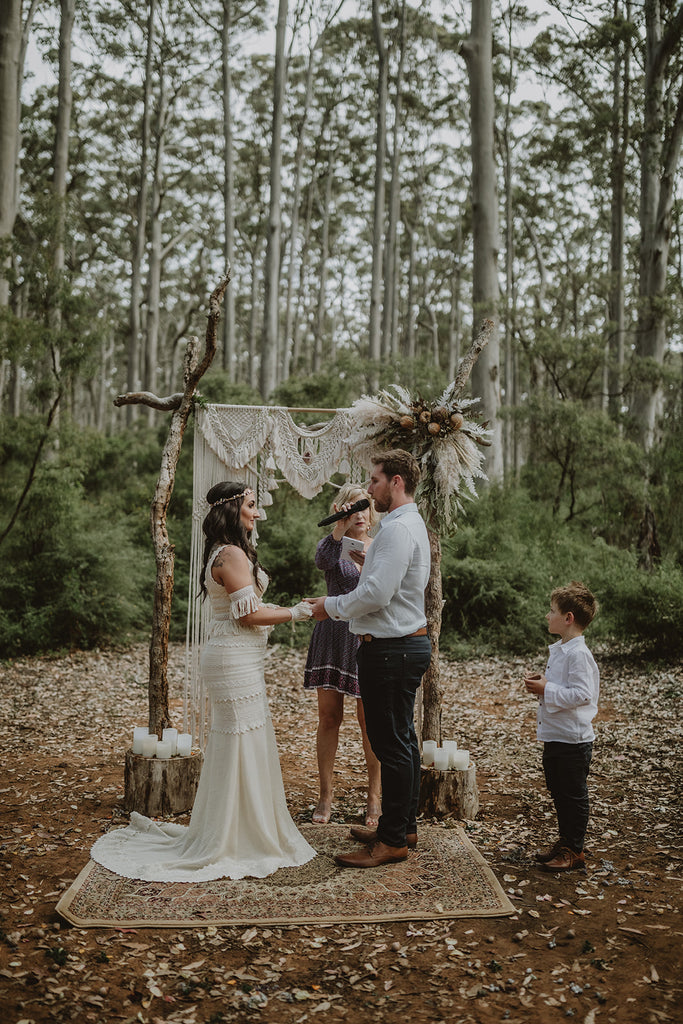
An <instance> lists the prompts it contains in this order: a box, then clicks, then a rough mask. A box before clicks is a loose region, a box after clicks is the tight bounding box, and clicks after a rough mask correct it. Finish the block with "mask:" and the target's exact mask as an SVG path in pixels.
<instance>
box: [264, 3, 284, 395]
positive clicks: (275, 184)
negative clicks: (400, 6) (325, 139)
mask: <svg viewBox="0 0 683 1024" xmlns="http://www.w3.org/2000/svg"><path fill="white" fill-rule="evenodd" d="M287 10H288V0H279V3H278V13H277V24H276V27H275V69H274V77H273V122H272V133H271V139H270V206H269V212H268V238H267V242H266V266H265V280H264V284H265V297H264V315H263V330H262V335H261V372H260V390H261V394H262V395H263V397H264V398H268V397H269V395H270V394H271V392H272V391H273V389H274V388H275V386H276V384H277V367H278V350H279V345H278V341H279V323H280V303H279V298H280V244H281V238H282V210H281V196H282V184H281V178H282V121H283V111H284V102H285V84H286V80H287V67H286V60H285V33H286V29H287Z"/></svg>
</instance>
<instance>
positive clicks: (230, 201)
mask: <svg viewBox="0 0 683 1024" xmlns="http://www.w3.org/2000/svg"><path fill="white" fill-rule="evenodd" d="M231 28H232V0H223V25H222V31H221V53H222V60H223V168H224V178H223V216H224V219H225V236H224V242H223V254H224V258H225V269H226V273H227V272H228V270H229V269H230V267H231V266H232V261H233V258H234V254H235V154H234V147H233V137H232V72H231V69H230V50H229V47H230V30H231ZM223 369H224V370H225V371H226V373H227V375H228V380H230V381H232V380H234V379H235V289H234V287H233V284H232V282H231V281H229V282H228V287H227V289H226V292H225V316H224V318H223Z"/></svg>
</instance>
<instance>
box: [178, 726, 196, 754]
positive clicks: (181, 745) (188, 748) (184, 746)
mask: <svg viewBox="0 0 683 1024" xmlns="http://www.w3.org/2000/svg"><path fill="white" fill-rule="evenodd" d="M176 750H177V753H178V757H189V756H190V754H191V753H192V733H191V732H181V733H179V734H178V742H177V744H176Z"/></svg>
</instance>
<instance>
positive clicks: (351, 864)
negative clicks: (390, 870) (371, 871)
mask: <svg viewBox="0 0 683 1024" xmlns="http://www.w3.org/2000/svg"><path fill="white" fill-rule="evenodd" d="M407 856H408V847H407V846H387V844H386V843H373V845H372V846H371V847H370V849H369V850H359V851H358V852H357V853H344V854H337V856H336V857H335V858H334V860H335V863H336V864H339V866H340V867H342V868H378V867H380V866H381V865H382V864H395V863H397V862H398V861H402V860H405V859H406V857H407Z"/></svg>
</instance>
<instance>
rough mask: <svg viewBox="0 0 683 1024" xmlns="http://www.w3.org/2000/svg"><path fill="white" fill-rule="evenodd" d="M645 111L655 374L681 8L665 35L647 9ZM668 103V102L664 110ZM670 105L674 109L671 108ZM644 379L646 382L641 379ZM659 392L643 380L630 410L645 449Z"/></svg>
mask: <svg viewBox="0 0 683 1024" xmlns="http://www.w3.org/2000/svg"><path fill="white" fill-rule="evenodd" d="M645 24H646V41H645V110H644V116H643V134H642V144H641V160H640V281H639V294H640V302H639V316H638V328H637V331H636V355H637V356H638V357H639V358H640V359H641V360H646V361H648V362H649V363H650V364H651V366H652V367H654V368H655V369H656V368H657V367H661V366H662V364H663V361H664V354H665V351H666V326H667V318H666V306H667V303H666V279H667V271H668V266H669V248H670V243H671V223H672V209H673V198H674V192H673V189H674V183H675V176H676V168H677V165H678V160H679V157H680V151H681V140H682V138H683V88H680V91H679V94H678V98H677V104H676V109H675V114H674V117H673V121H672V123H671V125H669V126H668V127H667V125H666V123H665V102H664V84H665V78H666V70H667V67H668V64H669V61H670V59H671V57H672V55H673V54H674V53H675V52H676V49H677V47H678V46H679V44H680V40H681V35H682V34H683V7H680V8H679V10H678V12H677V14H676V16H675V18H674V19H673V21H672V22H671V23H670V25H669V28H668V29H667V31H666V32H665V33H663V32H662V19H661V4H660V2H659V0H647V2H646V4H645ZM668 103H671V100H669V99H667V104H668ZM672 105H673V104H672ZM643 378H644V379H643ZM661 404H662V387H661V383H660V382H659V381H658V380H657V381H655V383H653V382H652V375H651V373H645V374H643V375H642V376H641V379H640V381H638V382H637V384H636V387H635V389H634V394H633V401H632V404H631V421H632V431H633V435H634V437H635V438H636V440H637V441H638V442H639V443H640V444H642V445H643V446H644V447H645V448H646V449H649V448H651V447H652V444H653V442H654V439H655V425H656V421H657V416H658V414H659V412H660V411H661Z"/></svg>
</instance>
